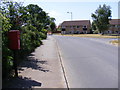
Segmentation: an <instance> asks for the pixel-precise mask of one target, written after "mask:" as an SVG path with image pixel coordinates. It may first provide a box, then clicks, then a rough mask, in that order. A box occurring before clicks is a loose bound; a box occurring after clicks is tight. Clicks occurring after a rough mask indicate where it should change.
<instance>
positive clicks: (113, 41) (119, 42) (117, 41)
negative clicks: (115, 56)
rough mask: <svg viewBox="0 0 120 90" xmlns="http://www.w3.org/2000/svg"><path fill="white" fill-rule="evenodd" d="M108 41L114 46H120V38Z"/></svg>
mask: <svg viewBox="0 0 120 90" xmlns="http://www.w3.org/2000/svg"><path fill="white" fill-rule="evenodd" d="M110 43H111V44H113V45H116V46H120V40H112V41H110Z"/></svg>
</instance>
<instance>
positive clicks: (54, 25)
mask: <svg viewBox="0 0 120 90" xmlns="http://www.w3.org/2000/svg"><path fill="white" fill-rule="evenodd" d="M50 28H51V31H52V32H54V31H55V30H56V24H55V23H54V22H51V24H50Z"/></svg>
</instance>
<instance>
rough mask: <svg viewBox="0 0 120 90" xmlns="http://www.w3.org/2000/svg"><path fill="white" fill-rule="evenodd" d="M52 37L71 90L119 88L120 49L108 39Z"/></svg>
mask: <svg viewBox="0 0 120 90" xmlns="http://www.w3.org/2000/svg"><path fill="white" fill-rule="evenodd" d="M53 37H54V38H55V39H56V41H57V43H58V47H59V51H60V54H61V57H62V61H63V65H64V69H65V73H66V78H67V81H68V85H69V87H70V88H118V47H116V46H113V45H110V44H108V43H105V41H106V40H105V39H94V38H81V37H69V36H58V35H53Z"/></svg>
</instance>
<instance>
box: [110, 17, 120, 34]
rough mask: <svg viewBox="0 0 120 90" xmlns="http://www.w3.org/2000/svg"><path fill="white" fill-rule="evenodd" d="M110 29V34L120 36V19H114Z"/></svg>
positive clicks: (111, 21)
mask: <svg viewBox="0 0 120 90" xmlns="http://www.w3.org/2000/svg"><path fill="white" fill-rule="evenodd" d="M109 23H110V28H109V30H108V33H112V34H118V33H119V34H120V19H112V20H110V22H109Z"/></svg>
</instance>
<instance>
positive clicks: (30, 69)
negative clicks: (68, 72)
mask: <svg viewBox="0 0 120 90" xmlns="http://www.w3.org/2000/svg"><path fill="white" fill-rule="evenodd" d="M5 88H67V85H66V81H65V77H64V71H63V68H62V63H61V61H60V57H59V53H58V50H57V44H56V41H55V39H54V38H53V37H51V36H48V38H47V39H46V40H43V45H41V46H40V47H38V48H36V49H35V51H34V52H32V53H31V54H30V55H29V56H28V57H27V60H26V61H23V62H22V63H21V64H20V65H19V77H18V78H13V79H11V80H9V83H8V84H6V85H5Z"/></svg>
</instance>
